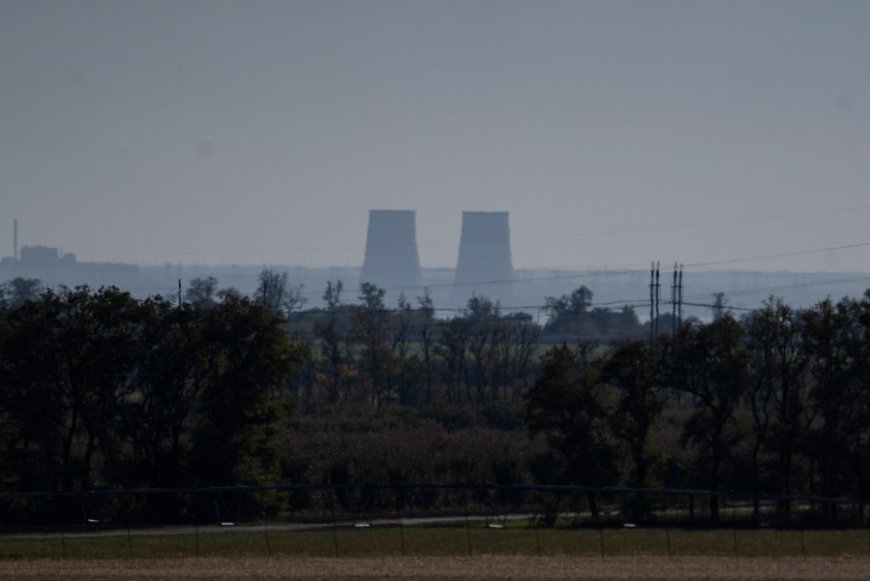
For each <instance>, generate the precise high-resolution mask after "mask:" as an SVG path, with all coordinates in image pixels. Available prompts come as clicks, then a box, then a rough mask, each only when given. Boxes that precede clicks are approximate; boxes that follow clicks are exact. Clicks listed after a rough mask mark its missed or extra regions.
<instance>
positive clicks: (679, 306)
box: [677, 264, 683, 325]
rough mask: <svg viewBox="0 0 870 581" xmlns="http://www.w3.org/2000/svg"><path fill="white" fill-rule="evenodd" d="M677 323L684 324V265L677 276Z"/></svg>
mask: <svg viewBox="0 0 870 581" xmlns="http://www.w3.org/2000/svg"><path fill="white" fill-rule="evenodd" d="M677 323H678V324H679V325H682V324H683V265H682V264H681V265H680V275H679V277H677Z"/></svg>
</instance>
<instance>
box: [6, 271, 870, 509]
mask: <svg viewBox="0 0 870 581" xmlns="http://www.w3.org/2000/svg"><path fill="white" fill-rule="evenodd" d="M343 295H344V289H343V285H342V284H341V283H340V282H334V283H329V284H328V285H327V288H326V289H325V292H324V294H323V306H320V307H316V308H309V309H303V307H304V300H303V296H304V295H303V294H302V293H301V289H299V288H294V287H292V286H290V285H288V283H287V280H286V277H285V276H284V275H279V274H276V273H274V272H272V271H269V270H265V271H263V273H262V274H261V277H260V287H259V289H258V291H257V293H256V294H255V295H254V296H253V297H250V298H248V297H243V296H241V295H240V293H238V292H236V291H234V290H232V289H219V288H218V285H217V281H216V280H214V279H198V280H195V281H193V282H192V283H191V285H190V287H189V288H188V289H187V292H186V293H185V294H184V296H183V297H182V299H183V300H182V301H181V304H179V302H178V300H177V298H174V299H175V300H171V301H170V300H167V299H163V298H160V297H154V298H150V299H146V300H135V299H133V298H132V297H130V295H128V294H127V293H124V292H121V291H119V290H117V289H111V288H110V289H101V290H98V291H92V290H89V289H87V288H78V289H61V290H59V291H46V290H42V289H40V288H39V286H38V284H36V283H35V281H30V282H28V281H22V280H18V281H14V282H13V283H10V284H8V285H6V286H5V287H3V289H0V306H2V309H0V453H2V458H3V462H2V465H0V486H2V488H3V489H4V490H86V489H88V488H91V487H117V486H167V487H173V486H188V485H194V486H205V485H232V484H252V483H269V482H281V481H284V482H286V481H292V482H332V483H344V482H358V483H361V482H373V481H379V482H421V481H426V482H457V481H465V482H497V483H505V484H507V483H515V482H539V483H576V484H587V485H619V484H622V485H630V486H639V487H644V486H650V487H657V486H667V487H683V488H708V489H715V490H736V491H742V492H757V493H763V494H773V495H788V494H797V493H800V494H814V495H821V496H849V497H862V498H865V497H867V495H868V490H867V487H868V482H867V479H868V477H870V472H868V470H870V451H868V447H870V441H868V440H870V294H868V295H865V296H864V297H863V298H861V299H843V300H841V301H839V302H836V303H834V302H832V301H829V300H828V301H822V302H820V303H819V304H817V305H815V306H814V307H812V308H810V309H806V310H801V311H795V310H793V309H791V308H790V307H788V306H787V305H785V304H783V303H782V302H781V301H779V300H777V299H774V298H771V299H770V300H769V301H768V302H767V303H765V304H764V305H763V307H762V308H760V309H758V310H756V311H754V312H751V313H749V314H747V315H746V316H745V317H743V318H741V319H739V320H738V319H736V318H734V317H733V316H731V315H729V314H727V313H725V310H724V309H722V308H719V309H717V310H716V311H715V313H716V315H717V316H716V318H715V319H714V320H713V321H712V322H709V323H703V322H701V321H697V320H691V321H685V322H683V324H682V325H681V326H680V327H679V330H678V332H677V333H676V334H675V335H674V336H671V335H662V336H659V337H657V338H656V339H655V340H654V341H652V342H650V341H649V340H646V341H639V340H638V338H639V337H648V327H647V326H646V325H641V324H640V323H639V321H638V320H637V317H636V316H635V314H634V312H633V311H632V310H630V309H623V310H620V311H609V310H607V309H596V308H594V307H593V303H592V301H591V299H592V293H591V291H589V289H586V288H585V287H581V288H579V289H577V291H575V292H574V293H572V294H571V295H568V296H564V297H558V298H551V299H548V302H547V305H546V307H547V311H546V312H547V320H546V322H545V323H544V324H543V325H539V324H538V322H537V321H535V320H534V319H533V318H532V317H531V316H529V315H528V314H525V313H520V312H506V311H505V310H503V309H502V308H501V307H500V305H499V304H498V303H497V302H494V301H491V300H489V299H487V298H486V297H474V298H472V300H470V301H469V303H468V304H467V306H466V308H465V309H463V310H461V311H459V312H450V313H449V315H450V316H449V317H444V316H443V315H444V313H443V312H440V311H439V310H438V309H437V308H436V306H435V305H434V304H433V302H432V300H431V298H430V297H429V296H428V294H427V293H423V295H422V296H420V297H415V298H414V300H413V302H411V301H408V300H406V299H404V298H401V299H400V301H399V304H398V306H397V307H395V308H389V307H388V306H387V305H385V303H384V296H385V293H384V290H383V289H380V288H378V287H376V286H374V285H371V284H363V285H361V287H360V289H359V293H358V295H357V297H356V299H355V300H353V301H346V300H345V299H344V296H343ZM660 328H664V329H669V328H670V325H669V324H663V325H660ZM554 340H555V341H558V342H559V343H560V344H557V345H555V346H552V345H548V342H550V341H554ZM562 341H564V343H562ZM786 508H787V507H786ZM713 510H714V511H715V510H716V507H715V506H714V507H713Z"/></svg>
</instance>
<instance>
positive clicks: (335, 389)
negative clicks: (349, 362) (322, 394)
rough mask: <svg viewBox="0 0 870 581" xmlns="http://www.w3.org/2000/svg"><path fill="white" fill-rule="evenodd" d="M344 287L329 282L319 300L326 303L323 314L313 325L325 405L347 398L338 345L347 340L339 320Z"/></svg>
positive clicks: (341, 353)
mask: <svg viewBox="0 0 870 581" xmlns="http://www.w3.org/2000/svg"><path fill="white" fill-rule="evenodd" d="M343 288H344V286H343V284H342V282H341V281H340V280H339V281H336V282H335V283H333V282H332V281H329V282H327V283H326V289H325V291H324V292H323V301H324V302H325V303H326V313H325V315H324V316H322V317H319V318H318V319H317V321H316V322H315V323H314V334H315V336H316V337H317V338H318V339H320V352H321V358H322V361H323V367H324V368H325V372H324V376H325V377H324V379H325V383H326V393H327V402H328V403H330V404H335V403H338V401H339V399H340V398H341V397H344V398H345V399H346V398H348V397H349V396H350V393H349V389H346V380H347V375H348V374H347V372H346V364H345V353H344V350H343V349H342V344H343V342H344V341H345V339H346V337H347V334H348V332H347V329H345V325H344V322H345V321H344V318H343V317H342V305H341V291H342V289H343Z"/></svg>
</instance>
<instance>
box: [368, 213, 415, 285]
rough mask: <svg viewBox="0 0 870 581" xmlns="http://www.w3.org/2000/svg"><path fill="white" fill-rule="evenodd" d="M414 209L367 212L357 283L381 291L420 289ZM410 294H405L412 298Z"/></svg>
mask: <svg viewBox="0 0 870 581" xmlns="http://www.w3.org/2000/svg"><path fill="white" fill-rule="evenodd" d="M415 220H416V216H415V212H414V211H413V210H369V229H368V235H367V236H366V255H365V260H364V261H363V266H362V271H361V272H360V282H371V283H374V284H376V285H378V286H379V287H381V288H393V287H417V286H420V257H419V255H418V254H417V226H416V221H415ZM412 293H413V291H411V292H410V293H408V292H407V291H406V294H408V295H409V296H413V294H412Z"/></svg>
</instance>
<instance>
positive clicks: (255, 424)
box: [193, 299, 306, 486]
mask: <svg viewBox="0 0 870 581" xmlns="http://www.w3.org/2000/svg"><path fill="white" fill-rule="evenodd" d="M202 319H203V325H204V328H203V336H204V337H205V338H207V341H208V345H207V353H206V358H207V360H206V365H205V369H207V370H208V375H207V377H206V382H205V386H204V389H203V391H202V396H201V401H200V409H199V413H198V417H197V420H196V430H195V432H194V434H193V456H194V459H195V467H196V474H197V477H198V484H199V485H201V486H211V485H244V484H259V483H264V482H276V481H278V479H279V478H280V455H279V450H278V442H277V434H278V431H279V429H280V428H281V427H282V426H283V425H284V423H285V422H286V420H287V419H288V418H289V415H290V413H291V411H292V407H291V406H292V404H291V401H290V399H289V397H288V392H287V386H288V382H289V380H290V378H291V377H292V375H293V373H294V372H295V370H296V369H297V368H298V366H299V365H300V364H301V363H302V361H303V360H304V358H305V357H306V353H305V350H304V349H303V348H302V347H301V346H299V345H298V344H295V343H293V342H292V341H291V340H290V338H289V337H288V335H287V333H286V331H285V330H284V323H283V320H282V319H281V317H279V316H277V315H275V314H274V313H272V312H271V311H269V310H268V309H266V308H265V307H264V306H263V305H259V304H256V303H254V302H252V301H249V300H248V299H238V300H231V301H229V302H227V303H223V304H220V305H215V306H213V307H211V308H209V309H207V310H206V312H204V313H202Z"/></svg>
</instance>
